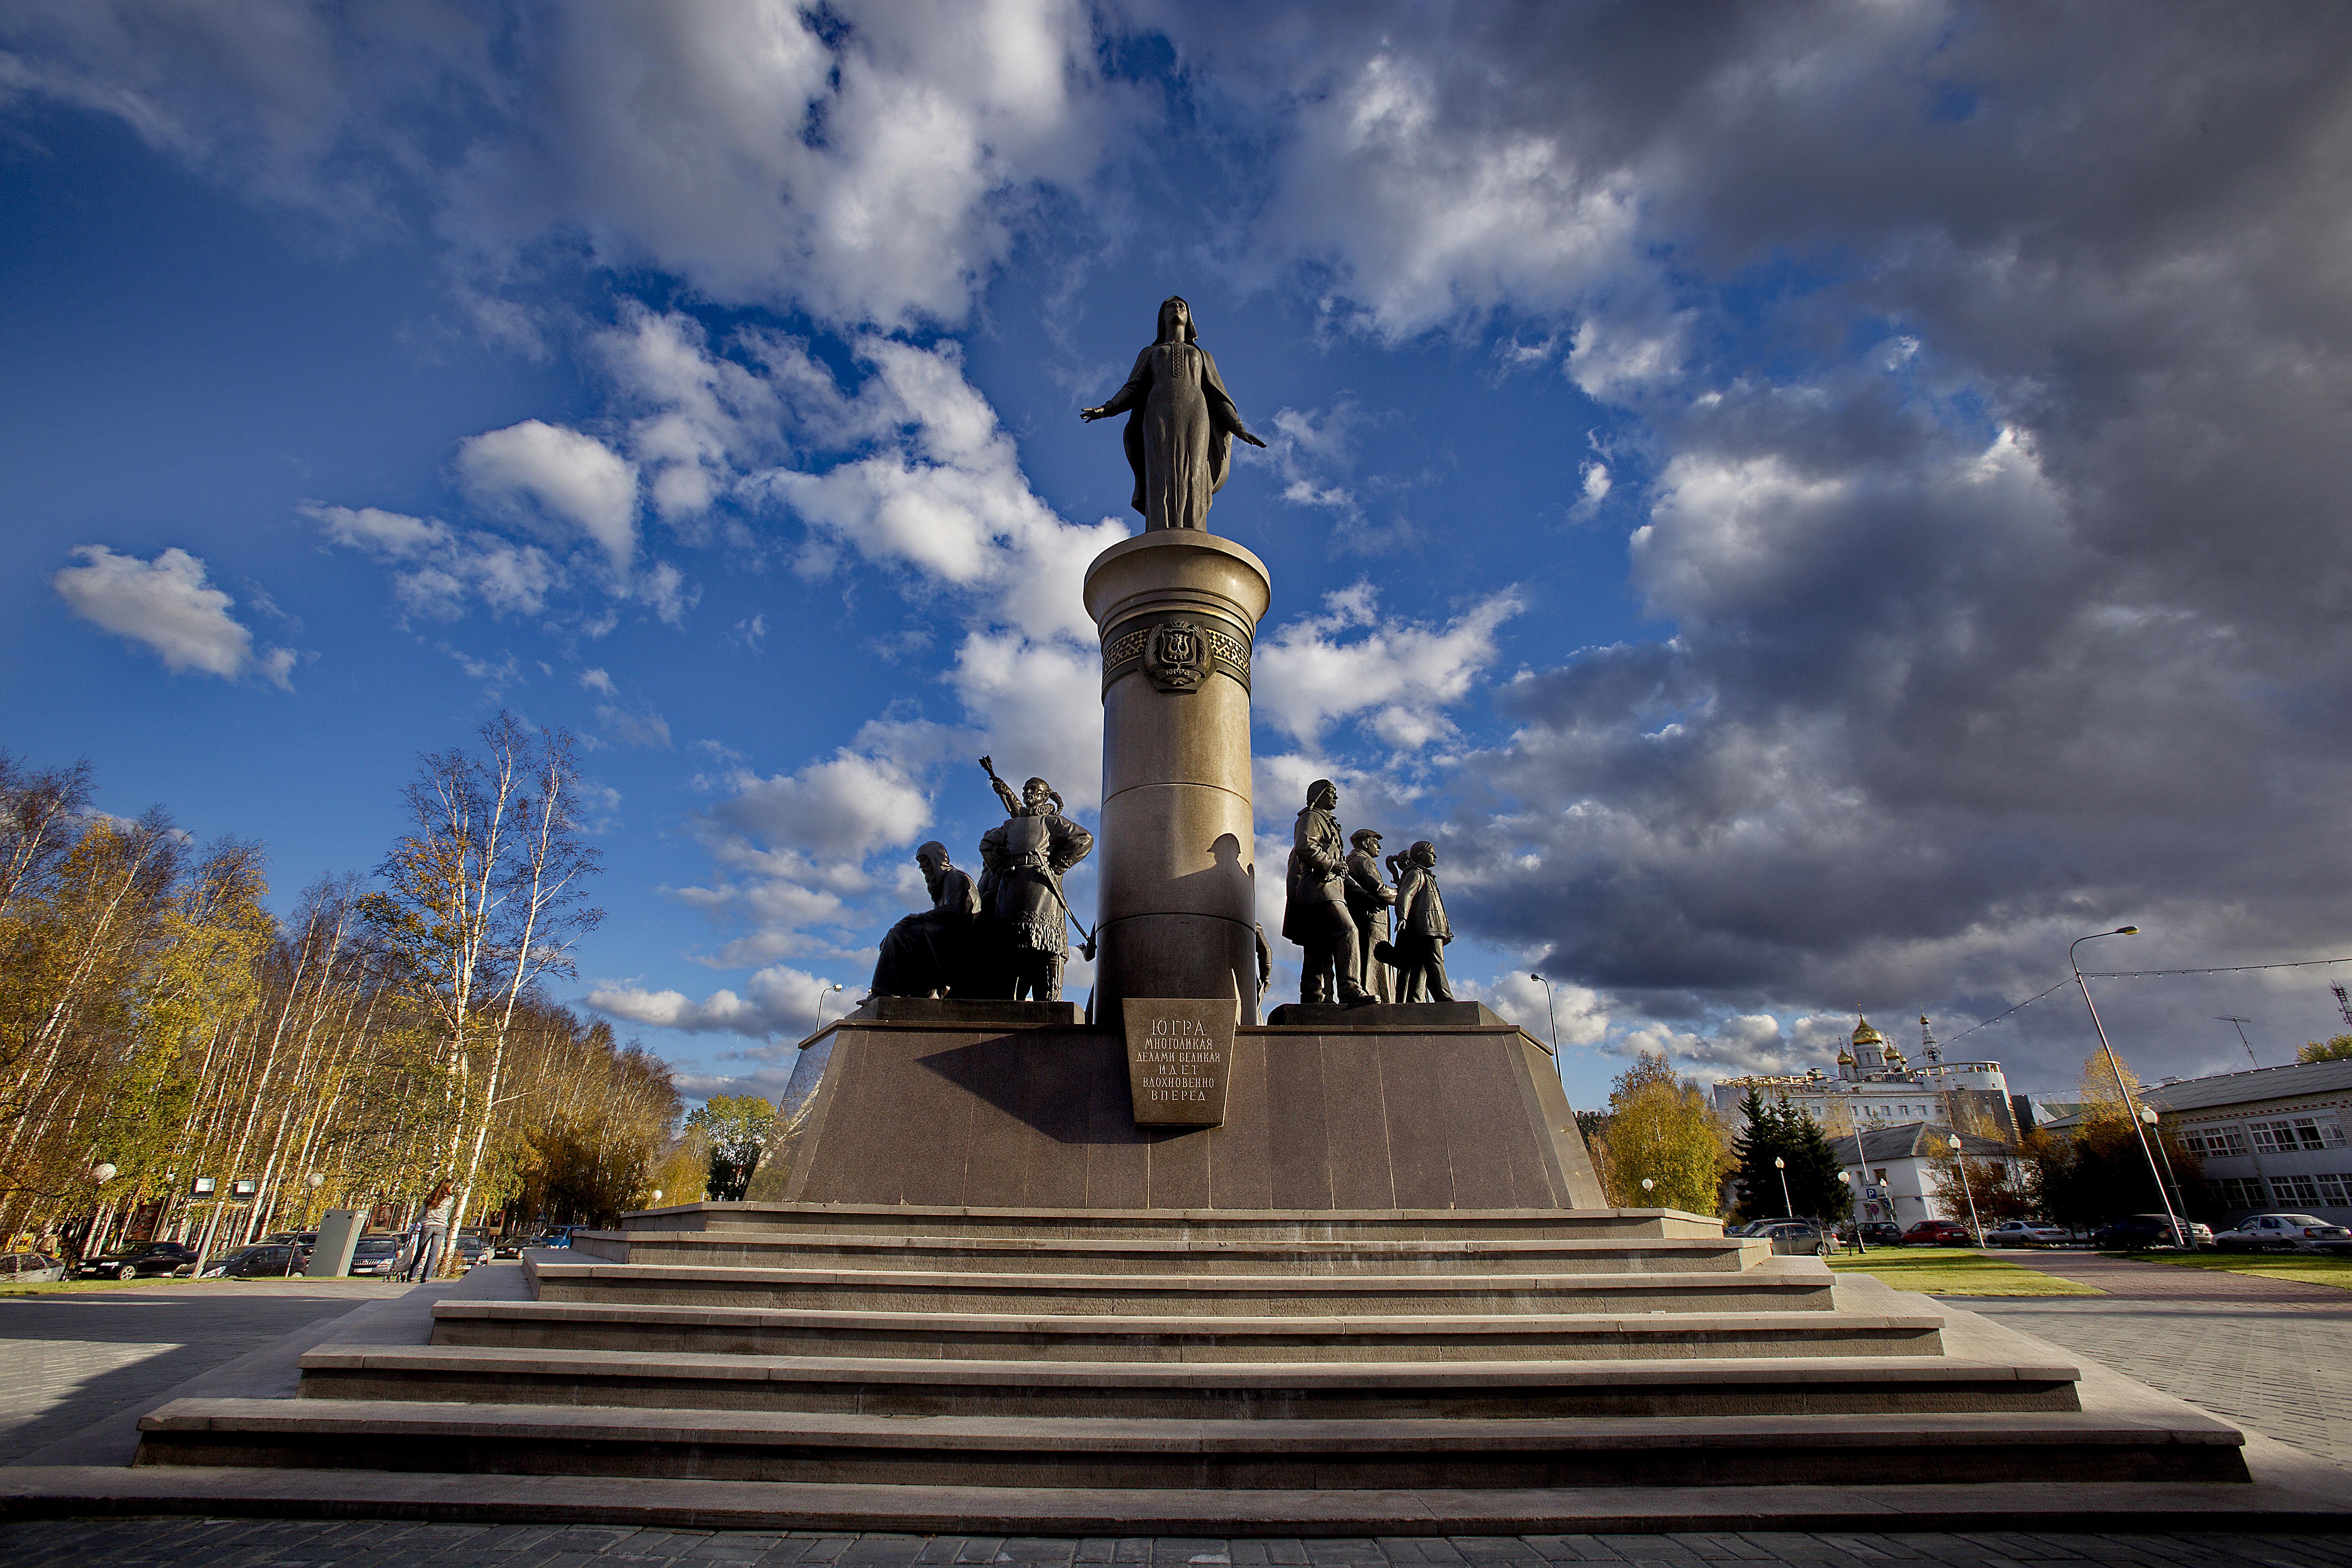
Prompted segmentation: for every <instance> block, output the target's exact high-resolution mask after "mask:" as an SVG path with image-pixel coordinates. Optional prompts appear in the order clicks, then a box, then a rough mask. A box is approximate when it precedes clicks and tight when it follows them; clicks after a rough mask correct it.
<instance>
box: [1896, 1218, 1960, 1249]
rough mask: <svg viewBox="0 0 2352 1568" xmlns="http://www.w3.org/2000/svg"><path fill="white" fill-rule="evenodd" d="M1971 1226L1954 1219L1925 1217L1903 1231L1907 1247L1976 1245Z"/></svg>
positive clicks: (1904, 1243)
mask: <svg viewBox="0 0 2352 1568" xmlns="http://www.w3.org/2000/svg"><path fill="white" fill-rule="evenodd" d="M1976 1241H1977V1238H1976V1237H1973V1236H1970V1235H1969V1227H1968V1226H1964V1225H1962V1224H1961V1223H1960V1222H1959V1221H1958V1220H1953V1219H1923V1220H1921V1221H1920V1222H1919V1223H1918V1224H1916V1225H1915V1226H1912V1227H1911V1228H1910V1229H1909V1230H1906V1231H1905V1232H1904V1233H1903V1245H1904V1246H1906V1247H1974V1246H1975V1245H1976Z"/></svg>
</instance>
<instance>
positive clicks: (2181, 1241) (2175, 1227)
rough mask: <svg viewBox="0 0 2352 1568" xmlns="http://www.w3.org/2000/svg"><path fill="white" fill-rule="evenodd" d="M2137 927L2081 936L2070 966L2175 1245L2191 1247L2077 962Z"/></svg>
mask: <svg viewBox="0 0 2352 1568" xmlns="http://www.w3.org/2000/svg"><path fill="white" fill-rule="evenodd" d="M2138 934H2139V927H2137V926H2117V927H2116V929H2115V930H2113V931H2093V932H2092V933H2091V934H2090V935H2088V936H2078V937H2076V938H2075V939H2074V942H2072V943H2071V944H2069V945H2068V947H2067V949H2066V964H2067V967H2068V968H2070V969H2072V970H2073V971H2074V984H2076V985H2078V986H2080V987H2081V988H2082V992H2083V1005H2084V1006H2085V1007H2087V1008H2089V1009H2090V1010H2091V1027H2092V1028H2094V1029H2095V1030H2097V1031H2098V1035H2099V1049H2100V1050H2102V1051H2104V1052H2105V1053H2106V1058H2107V1070H2108V1071H2109V1072H2112V1073H2113V1074H2115V1078H2116V1093H2117V1094H2119V1095H2121V1096H2123V1101H2124V1114H2125V1115H2126V1116H2128V1117H2129V1118H2131V1124H2132V1131H2133V1132H2134V1133H2135V1134H2137V1136H2138V1138H2139V1152H2140V1153H2141V1155H2142V1156H2143V1157H2145V1158H2146V1159H2147V1174H2148V1179H2149V1180H2150V1181H2152V1182H2154V1183H2155V1184H2156V1198H2157V1202H2158V1203H2160V1204H2162V1205H2164V1223H2165V1226H2166V1228H2167V1229H2168V1231H2169V1232H2170V1234H2171V1236H2172V1239H2173V1242H2174V1244H2175V1245H2177V1246H2181V1247H2186V1246H2188V1245H2189V1229H2188V1226H2185V1225H2184V1224H2182V1223H2181V1219H2180V1216H2179V1215H2176V1214H2174V1213H2173V1212H2172V1194H2170V1193H2168V1192H2166V1191H2165V1190H2164V1177H2163V1175H2162V1174H2161V1173H2158V1170H2157V1168H2156V1152H2155V1151H2154V1150H2152V1149H2150V1148H2149V1147H2148V1146H2147V1128H2145V1127H2143V1126H2141V1125H2140V1120H2139V1110H2140V1108H2139V1106H2138V1104H2137V1102H2136V1101H2135V1100H2133V1099H2132V1096H2131V1086H2130V1085H2129V1084H2126V1082H2124V1064H2123V1063H2122V1062H2121V1061H2119V1060H2117V1059H2116V1047H2114V1046H2112V1045H2109V1044H2108V1043H2107V1026H2105V1024H2102V1023H2101V1022H2099V1005H2098V1004H2097V1003H2095V1002H2094V1001H2092V1000H2091V985H2090V982H2088V981H2086V980H2084V978H2083V966H2082V965H2081V964H2079V963H2075V962H2074V949H2075V948H2078V947H2080V946H2082V945H2083V944H2084V942H2096V941H2098V940H2099V939H2100V938H2101V937H2103V936H2137V935H2138Z"/></svg>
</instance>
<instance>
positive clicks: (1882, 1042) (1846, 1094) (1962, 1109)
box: [1715, 1014, 2020, 1143]
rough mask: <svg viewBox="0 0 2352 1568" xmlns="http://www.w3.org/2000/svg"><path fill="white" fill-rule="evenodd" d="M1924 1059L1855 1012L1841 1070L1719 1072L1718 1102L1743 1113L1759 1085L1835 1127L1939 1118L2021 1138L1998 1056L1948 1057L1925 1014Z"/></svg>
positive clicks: (1721, 1108) (2005, 1138) (1722, 1108)
mask: <svg viewBox="0 0 2352 1568" xmlns="http://www.w3.org/2000/svg"><path fill="white" fill-rule="evenodd" d="M1919 1035H1920V1047H1919V1056H1920V1061H1919V1064H1918V1065H1917V1066H1916V1067H1915V1066H1913V1065H1912V1062H1911V1059H1910V1058H1908V1057H1906V1056H1905V1055H1904V1054H1903V1052H1902V1050H1901V1049H1900V1048H1898V1047H1896V1046H1895V1043H1894V1042H1893V1041H1891V1040H1889V1039H1888V1038H1887V1037H1885V1035H1883V1034H1880V1033H1879V1032H1878V1029H1877V1028H1876V1026H1874V1025H1873V1024H1872V1023H1871V1021H1870V1020H1869V1019H1868V1018H1867V1017H1865V1016H1862V1015H1860V1014H1856V1015H1855V1019H1854V1027H1853V1037H1851V1038H1850V1039H1849V1040H1848V1041H1847V1043H1846V1045H1845V1047H1843V1049H1841V1050H1840V1051H1839V1052H1838V1055H1837V1070H1836V1072H1835V1073H1834V1074H1832V1073H1825V1072H1823V1071H1822V1069H1821V1068H1808V1069H1807V1070H1805V1071H1804V1072H1802V1073H1771V1074H1760V1073H1759V1074H1749V1075H1745V1076H1742V1077H1739V1078H1727V1079H1718V1080H1717V1083H1716V1085H1715V1108H1716V1110H1717V1111H1718V1112H1720V1113H1721V1114H1723V1115H1726V1116H1734V1117H1736V1116H1738V1114H1739V1103H1740V1101H1741V1100H1745V1099H1747V1098H1748V1090H1750V1089H1754V1090H1755V1091H1757V1092H1758V1093H1759V1094H1761V1095H1763V1096H1764V1097H1765V1098H1767V1099H1769V1100H1787V1101H1788V1102H1789V1103H1790V1104H1791V1105H1794V1106H1796V1107H1798V1108H1799V1109H1800V1110H1804V1111H1806V1112H1807V1113H1808V1114H1810V1115H1811V1117H1812V1119H1813V1120H1814V1121H1818V1122H1820V1123H1821V1124H1822V1127H1823V1128H1824V1129H1825V1130H1827V1131H1831V1132H1840V1131H1850V1130H1852V1129H1853V1128H1857V1127H1860V1128H1864V1129H1868V1128H1873V1127H1895V1126H1900V1125H1902V1124H1903V1123H1905V1122H1910V1121H1932V1122H1937V1123H1938V1124H1941V1125H1944V1126H1950V1127H1957V1128H1958V1129H1959V1130H1960V1131H1964V1132H1972V1133H1976V1134H1978V1135H1979V1136H1983V1137H1990V1138H1999V1139H2000V1140H2001V1141H2002V1142H2011V1143H2013V1142H2016V1141H2017V1139H2018V1136H2019V1126H2020V1123H2019V1121H2018V1115H2017V1111H2016V1109H2015V1107H2014V1106H2013V1105H2012V1104H2011V1099H2010V1093H2009V1079H2008V1076H2007V1075H2006V1074H2005V1073H2003V1072H2002V1071H2001V1066H2000V1063H1999V1062H1992V1061H1974V1062H1948V1061H1946V1060H1944V1059H1943V1052H1942V1050H1941V1049H1939V1048H1938V1047H1937V1045H1936V1036H1935V1031H1934V1030H1933V1029H1932V1028H1931V1027H1930V1026H1928V1023H1927V1018H1926V1016H1924V1015H1923V1016H1921V1017H1920V1019H1919Z"/></svg>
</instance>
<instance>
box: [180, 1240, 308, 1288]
mask: <svg viewBox="0 0 2352 1568" xmlns="http://www.w3.org/2000/svg"><path fill="white" fill-rule="evenodd" d="M307 1256H308V1255H307V1254H304V1253H303V1252H302V1251H301V1249H300V1248H299V1247H295V1246H294V1245H293V1244H292V1243H290V1242H288V1243H282V1244H280V1245H278V1246H276V1247H271V1246H269V1245H268V1244H266V1243H265V1244H264V1245H262V1246H259V1247H238V1248H237V1249H236V1251H235V1252H232V1253H230V1254H229V1255H228V1256H227V1257H226V1258H220V1259H218V1260H217V1261H215V1263H213V1264H212V1265H211V1267H209V1268H206V1269H205V1273H204V1277H205V1279H289V1278H291V1277H292V1276H294V1275H297V1274H299V1273H300V1272H301V1271H302V1263H301V1261H300V1259H302V1258H307Z"/></svg>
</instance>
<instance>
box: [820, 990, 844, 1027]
mask: <svg viewBox="0 0 2352 1568" xmlns="http://www.w3.org/2000/svg"><path fill="white" fill-rule="evenodd" d="M847 989H848V987H847V986H846V985H844V984H842V983H841V982H840V981H838V980H836V981H835V982H833V983H832V984H829V985H828V984H825V983H824V981H822V980H820V981H818V982H817V983H816V1025H817V1027H818V1028H820V1029H822V1028H823V1027H824V999H825V998H826V997H827V996H829V995H831V994H833V993H835V992H836V991H845V990H847Z"/></svg>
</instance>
